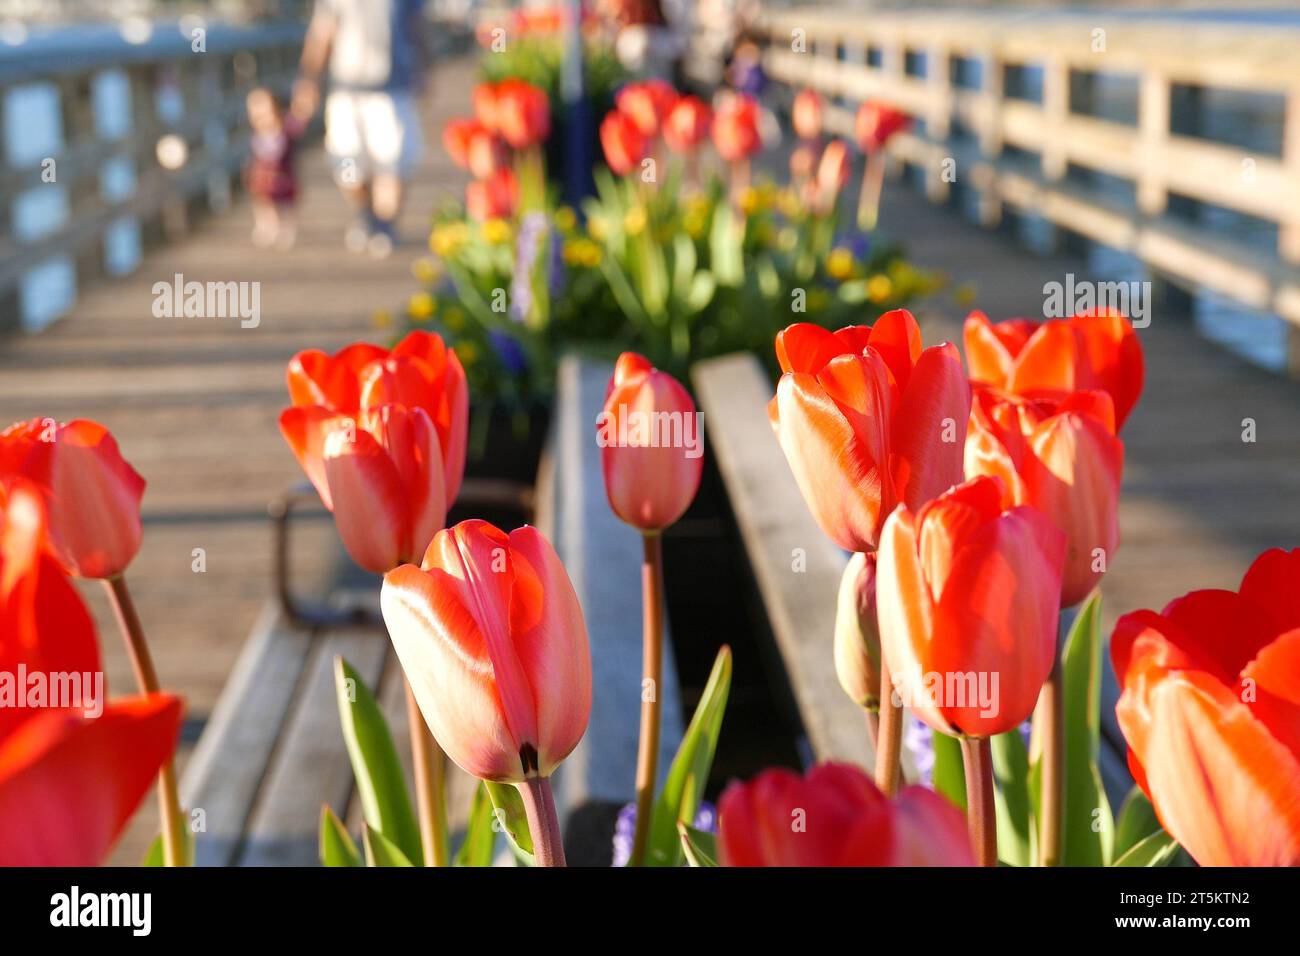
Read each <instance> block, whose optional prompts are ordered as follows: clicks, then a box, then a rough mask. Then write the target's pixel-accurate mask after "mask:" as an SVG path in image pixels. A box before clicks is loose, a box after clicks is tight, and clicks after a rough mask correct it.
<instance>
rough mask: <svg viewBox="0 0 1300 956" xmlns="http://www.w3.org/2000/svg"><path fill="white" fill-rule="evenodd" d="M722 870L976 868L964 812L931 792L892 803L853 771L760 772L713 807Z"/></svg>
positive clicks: (827, 766) (906, 792)
mask: <svg viewBox="0 0 1300 956" xmlns="http://www.w3.org/2000/svg"><path fill="white" fill-rule="evenodd" d="M718 814H719V819H718V852H719V855H720V856H721V860H720V862H721V863H722V865H723V866H973V865H974V863H975V861H974V859H973V857H972V855H971V847H970V841H969V839H968V838H967V836H966V824H965V822H964V821H963V820H962V815H961V812H960V811H959V810H958V809H957V808H956V807H954V806H953V805H952V804H951V803H949V802H948V801H947V800H945V799H944V798H943V797H941V796H939V794H937V793H935V792H934V791H933V790H927V789H926V788H925V787H918V786H912V787H904V788H903V789H902V791H901V792H900V793H899V794H898V796H897V797H896V798H895V799H893V800H891V799H889V798H888V797H886V796H885V795H884V794H882V793H881V792H880V791H879V790H878V789H876V785H875V784H874V783H872V781H871V778H870V777H868V776H867V775H866V774H865V773H863V772H862V771H861V770H859V769H858V768H857V767H854V766H851V765H850V764H843V763H824V764H821V765H819V766H816V767H814V768H813V769H812V770H809V771H808V775H807V776H806V777H800V776H799V775H798V774H797V773H795V772H793V771H791V770H785V769H775V770H765V771H763V772H762V773H761V774H759V775H758V776H757V777H755V778H754V779H753V780H751V781H750V782H748V783H732V784H731V785H730V786H728V787H727V789H726V791H725V792H724V793H723V794H722V799H721V801H720V802H719V804H718Z"/></svg>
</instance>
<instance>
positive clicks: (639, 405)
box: [596, 352, 704, 531]
mask: <svg viewBox="0 0 1300 956" xmlns="http://www.w3.org/2000/svg"><path fill="white" fill-rule="evenodd" d="M596 429H597V443H598V444H599V445H600V446H601V455H600V460H601V466H602V468H603V470H604V474H605V493H606V494H607V495H608V497H609V506H610V507H611V508H612V509H614V513H615V514H616V515H618V516H619V518H620V519H622V520H623V521H626V522H627V523H628V524H630V525H632V526H633V527H635V528H640V529H641V530H642V531H659V530H661V529H663V528H666V527H668V526H669V525H671V524H673V523H675V522H676V521H677V519H678V518H680V517H681V516H682V515H683V514H684V513H685V511H686V509H687V508H689V507H690V505H691V502H692V501H694V500H695V493H696V492H697V491H699V488H700V475H701V474H702V473H703V469H704V457H703V455H704V448H703V441H704V436H703V435H702V434H701V431H700V427H699V419H698V416H697V414H696V411H695V402H693V401H692V400H691V396H690V395H689V394H688V393H687V391H686V389H684V388H682V386H681V383H679V382H678V381H677V380H676V379H675V378H673V377H672V376H671V375H669V374H668V373H667V372H661V371H659V370H658V369H656V368H653V367H652V366H651V365H650V363H649V362H648V361H646V360H645V359H644V358H642V357H641V356H640V355H637V354H635V353H634V352H624V353H623V354H622V355H620V356H619V358H618V364H617V365H616V366H615V367H614V375H613V377H611V378H610V380H609V388H608V390H607V391H606V393H605V407H604V409H603V410H602V412H601V414H600V415H599V416H598V417H597V421H596Z"/></svg>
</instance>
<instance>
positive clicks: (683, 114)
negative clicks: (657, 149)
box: [663, 96, 713, 153]
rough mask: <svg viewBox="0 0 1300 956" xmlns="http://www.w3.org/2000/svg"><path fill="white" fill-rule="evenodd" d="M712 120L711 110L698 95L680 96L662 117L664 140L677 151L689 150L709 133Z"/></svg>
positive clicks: (697, 145)
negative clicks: (663, 117) (665, 115)
mask: <svg viewBox="0 0 1300 956" xmlns="http://www.w3.org/2000/svg"><path fill="white" fill-rule="evenodd" d="M712 121H713V115H712V111H711V110H710V109H709V107H708V104H706V103H705V102H704V101H703V100H701V99H700V98H699V97H698V96H683V97H680V98H679V99H678V100H677V102H676V103H675V104H673V108H672V110H670V111H669V113H668V116H667V117H666V118H665V119H664V124H663V133H664V142H666V143H667V144H668V146H669V148H670V149H674V150H676V151H677V152H679V153H688V152H691V151H692V150H694V149H696V148H697V147H699V145H700V143H702V142H703V141H704V138H705V137H706V136H708V135H709V124H710V123H711V122H712Z"/></svg>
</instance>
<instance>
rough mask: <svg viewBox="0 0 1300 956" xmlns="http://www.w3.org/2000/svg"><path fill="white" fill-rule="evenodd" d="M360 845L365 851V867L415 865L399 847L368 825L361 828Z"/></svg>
mask: <svg viewBox="0 0 1300 956" xmlns="http://www.w3.org/2000/svg"><path fill="white" fill-rule="evenodd" d="M361 845H362V846H363V847H365V850H366V866H414V865H415V864H414V863H412V862H411V860H410V857H408V856H407V855H406V854H405V853H403V852H402V848H401V847H399V846H398V845H397V844H396V843H394V842H393V841H392V840H390V839H388V837H386V836H384V835H383V834H382V833H380V832H379V831H378V830H376V829H374V828H373V827H371V826H370V824H368V823H367V824H364V825H362V827H361Z"/></svg>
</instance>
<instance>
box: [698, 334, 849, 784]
mask: <svg viewBox="0 0 1300 956" xmlns="http://www.w3.org/2000/svg"><path fill="white" fill-rule="evenodd" d="M691 378H692V381H693V382H694V384H695V394H696V397H697V399H698V400H699V404H700V410H701V411H702V412H703V413H704V421H705V426H706V427H707V428H708V429H709V442H710V446H711V447H712V449H713V452H714V456H715V458H716V460H717V463H718V469H719V471H721V472H722V478H723V481H724V482H725V483H726V486H727V493H728V495H729V496H730V498H731V507H732V510H733V511H734V513H735V515H736V523H737V524H738V525H739V527H740V533H741V536H742V538H743V539H744V542H745V550H746V551H747V552H748V554H749V561H750V564H751V565H752V567H753V569H754V576H755V578H756V579H757V583H758V589H759V593H760V594H761V595H762V597H763V603H764V605H765V606H766V608H767V613H768V619H769V621H770V623H771V626H772V633H773V634H774V635H775V637H776V641H777V646H778V648H779V650H780V652H781V656H782V658H783V659H784V661H785V666H786V672H787V674H788V676H789V679H790V687H791V689H792V690H793V692H794V698H795V702H796V704H797V705H798V708H799V713H800V716H801V717H802V719H803V724H804V729H805V731H806V732H807V734H808V741H809V744H810V745H811V748H812V752H813V755H814V757H815V758H816V759H817V760H849V761H853V762H855V763H858V764H861V765H863V766H867V767H870V766H872V764H873V762H874V760H873V756H872V754H873V748H872V745H871V741H870V740H869V739H868V736H867V732H866V725H865V722H864V720H863V716H862V712H861V709H860V708H859V707H857V705H855V704H854V703H853V702H852V701H850V700H849V698H848V697H847V696H846V695H845V693H844V691H843V690H842V689H841V688H840V685H839V680H838V679H837V678H836V676H835V663H834V660H833V657H832V654H831V640H832V636H833V634H834V630H835V597H836V593H837V591H838V588H839V583H840V577H841V576H842V574H843V571H844V565H845V563H846V561H847V557H846V555H845V554H844V553H843V552H842V551H841V550H840V549H839V548H837V547H836V546H835V545H834V544H833V543H832V542H831V541H830V540H828V539H827V537H826V536H825V535H824V534H822V531H821V529H820V528H818V527H817V523H816V522H815V521H814V520H813V518H812V515H810V514H809V513H808V509H807V507H805V506H804V503H803V498H802V497H801V496H800V494H799V488H798V486H797V485H796V484H795V480H794V475H793V474H792V473H791V471H790V466H789V464H788V463H787V462H786V460H785V455H784V454H783V453H782V451H781V447H780V445H779V444H778V443H777V440H776V436H775V435H774V434H773V433H772V426H771V423H770V422H769V421H768V418H767V402H768V400H769V399H770V398H771V396H772V383H771V381H770V380H769V378H768V377H767V375H766V373H765V372H764V371H763V368H762V366H761V365H759V363H758V360H757V359H756V358H754V356H752V355H747V354H746V355H728V356H724V357H722V358H717V359H710V360H708V361H705V362H700V363H699V364H697V365H696V366H695V369H694V371H693V373H692V376H691ZM714 422H718V423H721V426H722V427H717V428H715V427H713V423H714ZM799 561H802V562H803V570H796V564H797V563H798V562H799Z"/></svg>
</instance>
